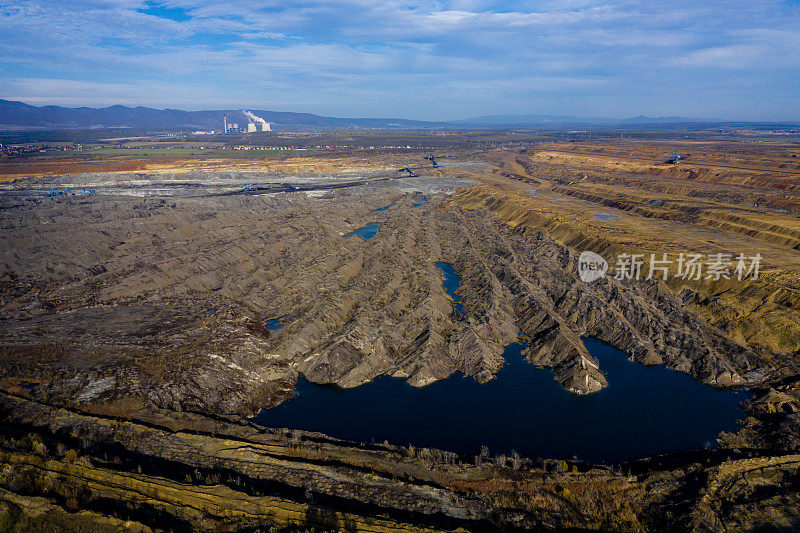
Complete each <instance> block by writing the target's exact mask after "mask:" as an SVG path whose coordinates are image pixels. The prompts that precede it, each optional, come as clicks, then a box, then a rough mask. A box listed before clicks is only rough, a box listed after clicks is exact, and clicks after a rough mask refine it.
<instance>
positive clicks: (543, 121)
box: [456, 115, 722, 126]
mask: <svg viewBox="0 0 800 533" xmlns="http://www.w3.org/2000/svg"><path fill="white" fill-rule="evenodd" d="M689 122H722V121H721V120H708V119H699V118H684V117H645V116H643V115H640V116H638V117H633V118H623V119H618V118H600V117H571V116H563V115H487V116H483V117H475V118H468V119H465V120H458V121H456V124H464V125H481V126H487V125H505V126H508V125H536V126H547V125H595V124H597V125H600V124H608V125H620V124H676V123H689Z"/></svg>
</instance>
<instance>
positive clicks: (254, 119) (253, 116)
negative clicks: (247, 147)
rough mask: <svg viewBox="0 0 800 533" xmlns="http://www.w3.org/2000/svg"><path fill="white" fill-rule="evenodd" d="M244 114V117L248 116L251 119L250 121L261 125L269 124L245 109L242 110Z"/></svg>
mask: <svg viewBox="0 0 800 533" xmlns="http://www.w3.org/2000/svg"><path fill="white" fill-rule="evenodd" d="M242 113H244V116H246V117H247V118H249V119H250V120H252V121H253V122H258V123H260V124H266V123H267V121H266V120H264V119H263V118H261V117H257V116H255V115H254V114H253V113H251V112H250V111H245V110H244V109H242Z"/></svg>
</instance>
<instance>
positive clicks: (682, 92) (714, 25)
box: [0, 0, 800, 121]
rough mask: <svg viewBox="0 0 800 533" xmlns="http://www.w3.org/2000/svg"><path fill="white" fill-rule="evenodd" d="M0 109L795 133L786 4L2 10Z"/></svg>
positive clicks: (459, 0)
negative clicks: (778, 126)
mask: <svg viewBox="0 0 800 533" xmlns="http://www.w3.org/2000/svg"><path fill="white" fill-rule="evenodd" d="M0 98H3V99H8V100H20V101H23V102H26V103H29V104H33V105H47V104H56V105H65V106H69V107H78V106H90V107H98V106H106V105H114V104H122V105H143V106H148V107H157V108H166V107H169V108H176V109H187V110H197V109H235V108H253V109H261V110H275V111H298V112H309V113H317V114H322V115H328V116H338V117H397V118H412V119H422V120H455V119H461V118H469V117H476V116H483V115H495V114H544V115H571V116H579V117H611V118H625V117H632V116H638V115H647V116H682V117H697V118H709V119H723V120H747V121H758V120H764V121H798V120H800V0H791V1H789V0H780V1H779V0H749V1H728V0H715V1H710V2H701V1H696V0H695V1H684V0H662V1H658V2H654V1H642V2H631V1H616V0H605V1H595V0H562V1H549V0H546V1H528V2H517V1H513V0H510V1H497V2H495V1H482V0H454V1H436V0H434V1H424V2H423V1H420V2H418V1H414V0H412V1H405V2H397V1H395V0H377V1H376V0H342V1H330V0H308V1H304V2H293V1H274V0H237V1H228V0H215V1H206V0H164V1H135V0H70V1H69V2H64V1H45V0H31V1H25V2H13V1H12V2H11V3H8V2H6V0H0Z"/></svg>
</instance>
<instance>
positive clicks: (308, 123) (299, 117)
mask: <svg viewBox="0 0 800 533" xmlns="http://www.w3.org/2000/svg"><path fill="white" fill-rule="evenodd" d="M250 111H251V112H252V113H254V114H255V115H257V116H259V117H261V118H263V119H264V120H266V121H267V122H271V123H272V124H273V128H274V129H276V130H352V129H375V130H378V129H380V130H410V129H428V130H430V129H465V128H466V129H481V128H486V129H500V128H525V127H531V128H534V127H536V128H542V127H551V126H552V127H582V126H595V125H596V126H612V127H613V126H617V127H625V126H628V127H632V128H635V127H637V126H638V127H642V125H660V128H668V127H670V125H672V126H677V125H678V124H684V125H689V126H691V125H692V124H696V125H700V124H703V125H707V124H708V125H711V124H723V123H725V122H724V121H719V120H707V119H696V118H683V117H645V116H638V117H633V118H628V119H611V118H597V117H595V118H579V117H571V116H561V115H488V116H483V117H476V118H470V119H465V120H457V121H451V122H428V121H422V120H407V119H400V118H335V117H325V116H321V115H314V114H311V113H291V112H283V111H264V110H250ZM224 115H227V117H228V122H229V123H238V124H239V125H240V126H241V127H244V125H245V124H246V123H247V118H246V117H245V115H244V114H243V112H242V110H240V109H228V110H224V109H221V110H215V111H181V110H178V109H153V108H149V107H127V106H122V105H115V106H111V107H103V108H93V107H77V108H72V107H61V106H32V105H28V104H25V103H23V102H15V101H11V100H0V130H6V131H9V130H69V129H76V130H77V129H80V130H85V129H101V128H132V129H139V130H217V131H219V130H221V129H222V120H223V116H224Z"/></svg>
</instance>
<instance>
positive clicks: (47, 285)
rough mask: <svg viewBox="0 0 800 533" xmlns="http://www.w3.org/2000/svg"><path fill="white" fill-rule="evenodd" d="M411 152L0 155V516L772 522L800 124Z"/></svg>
mask: <svg viewBox="0 0 800 533" xmlns="http://www.w3.org/2000/svg"><path fill="white" fill-rule="evenodd" d="M308 135H309V136H310V135H312V134H308ZM337 135H342V136H344V135H347V136H348V139H350V140H352V137H353V136H356V137H358V135H362V136H363V137H364V139H363V144H365V145H367V144H377V143H378V141H376V140H375V137H374V136H375V134H370V133H364V134H353V133H347V134H345V133H341V134H330V136H331V137H334V138H335V137H336V136H337ZM393 135H398V136H399V135H400V134H393ZM371 136H372V137H371ZM302 139H303V134H296V136H295V137H294V138H293V140H292V141H291V142H300V141H299V140H302ZM414 139H415V141H418V142H416V143H415V145H414V146H415V147H412V146H411V145H410V144H409V145H407V146H406V147H404V148H403V149H396V148H385V149H374V150H358V151H356V150H347V149H342V148H336V149H334V148H316V149H314V150H313V151H308V150H305V149H302V150H291V149H288V148H287V149H286V150H283V151H281V152H280V154H278V155H276V154H274V153H270V154H269V155H268V154H267V152H264V153H263V155H259V154H258V152H252V153H248V155H247V157H243V156H239V155H238V153H237V154H234V153H233V150H231V151H230V154H229V156H225V154H224V153H222V152H220V153H222V155H219V154H216V155H214V157H206V156H205V155H202V154H201V155H196V154H195V155H192V156H191V157H189V156H186V155H185V154H184V155H181V153H180V152H176V154H177V155H175V156H174V157H173V156H169V154H167V155H164V154H163V153H160V154H159V156H158V157H157V158H153V157H150V156H147V157H145V156H142V155H141V153H139V152H137V151H135V150H132V151H131V152H130V154H126V155H125V157H124V159H118V154H114V155H112V154H110V153H109V156H108V157H103V155H102V151H100V152H98V153H99V154H100V155H98V153H91V154H88V153H87V152H85V151H84V152H80V153H76V154H73V155H70V152H68V151H65V152H60V153H59V154H58V156H57V158H56V157H55V156H53V157H52V158H48V156H47V155H42V154H41V153H39V152H35V153H32V154H31V155H20V156H18V157H16V158H12V159H7V160H6V159H4V160H0V232H1V233H0V234H1V235H2V240H0V531H6V530H8V531H52V530H80V531H120V530H132V531H194V530H202V531H234V530H236V531H240V530H243V531H307V530H314V531H342V530H347V531H357V530H358V531H375V532H386V531H401V530H402V531H444V530H447V531H455V530H461V531H467V530H469V531H506V530H509V531H517V530H519V531H523V530H537V529H544V530H556V529H574V530H614V531H665V530H674V531H688V530H694V531H720V532H722V531H742V530H774V531H790V530H795V529H797V528H800V519H798V517H799V516H800V359H798V357H799V356H800V145H799V144H792V143H790V142H787V141H785V140H781V141H780V142H778V141H769V142H747V141H746V140H743V139H741V138H734V137H732V136H724V135H719V136H717V137H713V136H712V137H708V138H703V139H694V140H680V141H676V140H664V139H660V138H658V137H657V136H641V138H628V139H589V140H585V141H582V142H557V139H556V138H554V137H553V138H549V137H543V136H535V135H530V136H524V135H517V136H500V135H498V136H496V137H492V136H491V135H489V134H486V133H474V134H469V133H461V132H450V133H443V132H438V133H437V132H434V133H429V134H427V133H415V134H414ZM286 142H287V143H288V142H290V141H286ZM348 142H350V141H348ZM358 142H362V140H359V141H358ZM392 142H393V143H394V141H392ZM329 144H331V145H333V144H335V142H334V141H333V140H331V141H329ZM397 144H399V142H398V143H397ZM416 146H419V147H416ZM187 153H188V152H187ZM137 154H139V155H137ZM430 156H433V157H430ZM583 252H593V254H597V256H599V257H600V258H603V259H604V260H605V261H607V263H608V270H607V271H604V272H601V274H602V273H604V274H605V275H600V276H599V277H598V278H597V279H590V280H588V281H587V279H586V277H585V276H584V274H585V272H582V271H581V269H582V268H583V265H582V263H581V262H580V261H579V258H580V257H581V254H582V253H583ZM632 256H636V257H639V258H640V259H641V264H640V265H639V266H640V268H641V272H642V275H641V276H639V275H633V273H632V272H629V274H630V275H620V273H621V268H622V267H621V266H620V265H623V266H624V263H621V262H620V261H619V258H620V257H627V258H628V259H630V258H631V257H632ZM689 256H699V257H702V258H704V261H705V260H706V258H710V257H715V258H717V260H718V261H717V262H718V263H719V262H720V261H723V262H724V261H727V262H728V263H729V265H727V266H726V268H725V270H721V269H720V267H719V265H717V267H716V270H713V269H712V270H708V268H711V267H709V266H708V262H707V261H706V263H704V264H705V266H706V268H707V270H705V271H703V272H702V275H698V276H686V275H681V274H685V272H683V273H682V272H681V268H682V267H684V266H685V264H684V262H683V261H684V259H685V258H687V257H689ZM593 257H595V256H594V255H593ZM756 257H757V258H758V261H759V263H758V265H755V266H756V267H757V268H756V269H754V268H753V266H754V265H753V264H752V263H753V261H754V260H755V259H754V258H756ZM666 258H672V259H676V258H684V259H681V260H680V261H670V262H669V263H668V264H666V263H664V261H665V259H666ZM737 258H741V259H742V260H744V259H745V258H746V259H747V261H748V265H747V266H748V267H749V270H747V271H746V272H744V275H742V274H743V272H740V271H737V270H736V266H737ZM659 260H660V261H662V262H661V263H658V265H657V264H656V262H657V261H659ZM657 266H658V267H659V268H658V269H655V267H657ZM728 267H729V268H728ZM648 272H649V273H650V274H651V275H648ZM653 272H656V273H657V275H652V274H653Z"/></svg>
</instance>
